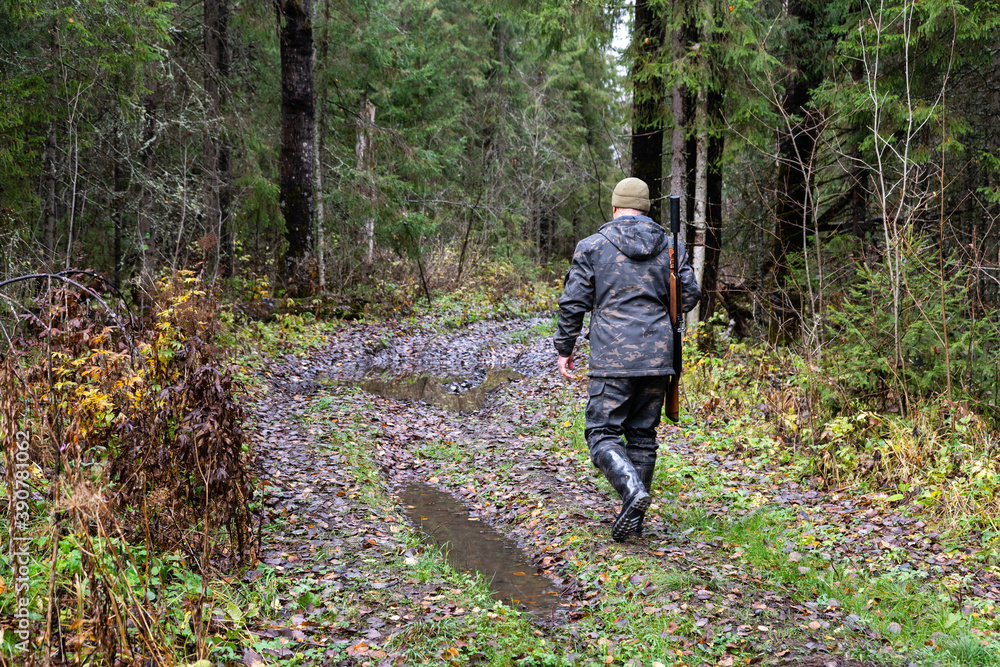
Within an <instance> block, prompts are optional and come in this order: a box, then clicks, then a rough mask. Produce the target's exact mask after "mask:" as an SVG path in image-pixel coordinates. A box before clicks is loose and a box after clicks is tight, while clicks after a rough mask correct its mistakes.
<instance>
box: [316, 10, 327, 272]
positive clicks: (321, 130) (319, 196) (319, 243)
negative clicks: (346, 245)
mask: <svg viewBox="0 0 1000 667" xmlns="http://www.w3.org/2000/svg"><path fill="white" fill-rule="evenodd" d="M329 46H330V0H324V2H323V37H322V39H321V40H320V50H319V52H318V53H317V54H316V58H317V65H318V66H317V67H315V68H314V70H313V71H320V69H321V68H322V67H323V64H324V63H325V62H326V55H327V52H328V50H329ZM325 99H326V85H325V84H324V79H323V78H322V77H321V78H320V83H319V86H318V87H317V89H316V159H315V161H314V168H315V170H316V236H317V239H316V252H317V253H318V255H319V258H318V259H319V261H318V263H319V288H320V289H321V290H325V289H326V243H325V242H326V238H325V236H324V230H325V226H326V211H325V207H324V205H323V194H324V193H323V139H324V134H325V130H326V127H325V126H324V121H325V120H326V116H325V114H324V107H323V103H324V101H325Z"/></svg>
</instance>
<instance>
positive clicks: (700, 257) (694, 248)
mask: <svg viewBox="0 0 1000 667" xmlns="http://www.w3.org/2000/svg"><path fill="white" fill-rule="evenodd" d="M705 97H706V96H705V91H704V90H699V91H698V95H697V98H696V102H695V114H694V121H695V126H696V127H697V133H698V134H697V139H696V144H695V174H694V217H693V220H692V224H693V227H694V239H693V241H692V243H691V246H690V249H689V250H690V253H691V268H692V269H693V270H694V276H695V279H696V280H697V281H698V284H699V285H701V283H702V276H703V275H704V272H705V226H706V225H705V220H706V212H707V211H706V209H707V206H708V164H707V163H708V119H707V114H706V112H705V105H706V104H707V100H706V99H705ZM700 314H701V312H700V310H699V309H698V308H695V309H693V310H691V311H690V312H688V314H687V327H688V328H689V329H691V328H694V327H695V326H697V325H698V320H699V318H700Z"/></svg>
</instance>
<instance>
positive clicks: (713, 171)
mask: <svg viewBox="0 0 1000 667" xmlns="http://www.w3.org/2000/svg"><path fill="white" fill-rule="evenodd" d="M708 115H709V117H710V118H712V119H713V120H714V121H721V120H722V95H721V94H719V93H709V94H708ZM716 127H718V125H716ZM724 142H725V139H724V138H723V136H722V135H721V134H718V135H717V134H715V133H713V134H712V136H710V137H709V139H708V182H707V186H708V187H707V191H708V192H707V194H708V207H707V211H706V216H705V217H706V230H705V271H704V273H703V274H702V279H701V282H700V283H699V284H700V285H701V303H700V305H699V310H701V320H702V321H705V320H707V319H708V318H709V317H710V316H711V315H712V313H714V312H715V304H716V301H717V300H718V298H719V287H718V276H719V255H720V254H721V253H722V152H723V149H724V147H725V144H724Z"/></svg>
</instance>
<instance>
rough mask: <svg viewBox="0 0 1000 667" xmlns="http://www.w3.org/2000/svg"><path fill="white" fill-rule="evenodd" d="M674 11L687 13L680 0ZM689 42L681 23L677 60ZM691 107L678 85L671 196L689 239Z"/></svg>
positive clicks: (674, 40) (673, 98)
mask: <svg viewBox="0 0 1000 667" xmlns="http://www.w3.org/2000/svg"><path fill="white" fill-rule="evenodd" d="M673 11H674V13H677V12H682V11H684V4H683V2H682V1H681V0H674V3H673ZM689 40H690V35H689V31H688V29H687V27H686V25H685V24H684V23H683V22H682V24H681V26H680V27H678V28H677V29H676V30H674V31H673V34H672V36H671V43H670V49H671V51H672V55H673V58H674V60H675V61H677V60H680V59H681V58H683V57H684V51H685V49H687V45H688V42H689ZM688 107H689V104H688V95H687V91H686V90H685V88H684V87H683V86H681V85H680V84H679V83H676V82H675V83H674V85H673V86H672V87H671V90H670V111H671V115H672V116H673V121H674V127H673V131H672V133H671V138H670V195H671V196H674V197H680V198H681V211H680V213H681V225H682V227H681V238H686V236H685V232H686V230H685V227H684V223H685V221H686V220H687V213H688V207H687V197H686V196H685V194H686V191H687V189H686V181H687V160H688V155H687V142H686V137H685V134H686V132H687V124H688Z"/></svg>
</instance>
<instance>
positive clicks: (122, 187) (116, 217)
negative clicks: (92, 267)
mask: <svg viewBox="0 0 1000 667" xmlns="http://www.w3.org/2000/svg"><path fill="white" fill-rule="evenodd" d="M112 172H113V173H112V180H113V181H114V188H115V189H114V192H113V193H112V196H113V197H114V201H113V202H112V203H111V210H112V218H113V220H112V222H113V224H114V227H115V229H114V237H115V238H114V262H115V266H114V273H113V276H114V284H115V287H117V288H119V289H121V283H122V275H121V272H122V232H123V231H124V230H125V228H126V227H125V209H126V207H125V200H126V197H127V196H128V179H127V178H126V174H127V173H128V170H127V169H126V168H125V167H123V166H122V164H121V159H120V158H117V159H115V164H114V167H112Z"/></svg>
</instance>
